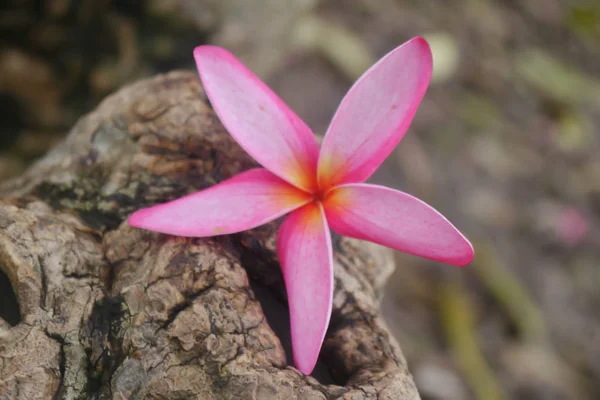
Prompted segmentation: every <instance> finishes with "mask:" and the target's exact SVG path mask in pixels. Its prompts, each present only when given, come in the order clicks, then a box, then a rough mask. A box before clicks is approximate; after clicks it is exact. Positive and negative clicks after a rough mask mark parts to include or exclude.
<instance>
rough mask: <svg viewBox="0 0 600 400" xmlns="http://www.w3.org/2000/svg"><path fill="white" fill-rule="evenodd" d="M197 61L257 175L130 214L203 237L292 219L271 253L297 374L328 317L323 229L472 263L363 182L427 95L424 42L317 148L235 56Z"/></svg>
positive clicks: (436, 217) (465, 250)
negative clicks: (280, 281) (283, 288)
mask: <svg viewBox="0 0 600 400" xmlns="http://www.w3.org/2000/svg"><path fill="white" fill-rule="evenodd" d="M194 57H195V59H196V65H197V67H198V72H199V73H200V78H201V80H202V83H203V85H204V89H205V90H206V93H207V94H208V97H209V98H210V101H211V103H212V106H213V107H214V109H215V112H216V113H217V115H218V116H219V118H220V120H221V122H222V123H223V125H224V126H225V127H226V128H227V130H228V131H229V132H230V134H231V135H232V136H233V137H234V138H235V140H236V141H237V142H238V143H239V144H240V146H242V147H243V148H244V149H245V150H246V151H247V152H248V153H249V154H250V155H251V156H252V157H254V159H255V160H256V161H258V162H259V163H260V164H261V165H262V166H263V167H264V168H257V169H252V170H249V171H246V172H242V173H241V174H239V175H237V176H235V177H233V178H231V179H228V180H226V181H224V182H221V183H219V184H217V185H214V186H212V187H210V188H209V189H207V190H203V191H201V192H197V193H194V194H191V195H188V196H185V197H182V198H180V199H177V200H174V201H171V202H169V203H166V204H162V205H158V206H155V207H151V208H147V209H143V210H140V211H137V212H136V213H134V214H133V215H132V216H131V217H130V218H129V224H130V225H131V226H134V227H139V228H143V229H148V230H151V231H155V232H163V233H168V234H172V235H178V236H187V237H208V236H215V235H225V234H230V233H235V232H240V231H243V230H247V229H251V228H255V227H257V226H259V225H263V224H266V223H267V222H270V221H273V220H275V219H277V218H279V217H281V216H283V215H285V214H288V213H290V215H289V216H288V217H287V218H286V219H285V220H284V222H283V224H282V225H281V227H280V229H279V233H278V238H277V252H278V255H279V260H280V262H281V269H282V270H283V276H284V279H285V285H286V290H287V294H288V303H289V310H290V325H291V334H292V345H293V353H294V362H295V364H296V366H297V368H298V369H299V370H300V371H301V372H303V373H304V374H310V373H311V372H312V370H313V368H314V366H315V363H316V361H317V357H318V355H319V351H320V349H321V345H322V344H323V340H324V338H325V333H326V331H327V326H328V324H329V318H330V316H331V307H332V300H333V250H332V246H331V235H330V232H329V228H330V227H331V229H333V230H334V231H335V232H337V233H339V234H340V235H344V236H349V237H353V238H358V239H363V240H370V241H372V242H375V243H379V244H382V245H384V246H388V247H391V248H394V249H397V250H400V251H403V252H406V253H410V254H414V255H418V256H421V257H425V258H429V259H432V260H437V261H442V262H445V263H449V264H453V265H457V266H462V265H465V264H468V263H469V262H471V260H472V259H473V247H472V246H471V244H470V243H469V241H468V240H467V239H466V238H465V237H464V236H463V235H462V234H461V233H460V232H459V231H458V230H457V229H456V228H455V227H454V226H453V225H452V224H451V223H450V222H448V220H446V218H444V217H443V216H442V215H441V214H440V213H438V212H437V211H436V210H434V209H433V208H431V207H430V206H428V205H427V204H425V203H424V202H422V201H421V200H418V199H416V198H415V197H412V196H410V195H408V194H406V193H403V192H399V191H396V190H392V189H389V188H386V187H383V186H377V185H370V184H366V183H363V182H364V181H365V180H366V179H367V178H369V177H370V176H371V174H373V172H374V171H375V170H376V169H377V168H378V167H379V165H380V164H381V163H382V162H383V160H384V159H385V158H386V157H387V156H388V155H389V154H390V153H391V152H392V150H393V149H394V147H396V144H398V142H399V141H400V139H402V137H403V136H404V133H405V132H406V130H407V129H408V126H409V125H410V123H411V121H412V119H413V116H414V115H415V112H416V111H417V107H418V105H419V103H420V102H421V99H422V98H423V95H424V94H425V91H426V90H427V86H428V84H429V79H430V77H431V69H432V59H431V51H430V49H429V45H428V44H427V42H426V41H425V40H424V39H423V38H414V39H412V40H410V41H409V42H407V43H405V44H403V45H402V46H400V47H398V48H396V49H395V50H393V51H392V52H390V53H389V54H388V55H386V56H385V57H383V58H382V59H381V60H380V61H379V62H377V64H375V65H374V66H373V67H371V68H370V69H369V70H368V71H367V72H365V74H364V75H363V76H362V77H361V78H360V79H359V80H358V81H357V82H356V83H355V84H354V86H353V87H352V88H351V89H350V91H349V92H348V94H347V95H346V97H344V99H343V100H342V103H341V105H340V107H339V109H338V111H337V113H336V114H335V116H334V117H333V121H332V122H331V125H330V126H329V129H328V130H327V134H326V135H325V138H324V140H323V144H322V146H321V150H320V151H319V145H318V143H317V141H316V139H315V136H314V134H313V132H312V131H311V130H310V128H309V127H308V126H307V125H306V124H305V123H304V122H303V121H302V120H301V119H300V118H299V117H298V116H297V115H296V114H294V112H292V111H291V110H290V109H289V108H288V107H287V106H286V105H285V104H284V103H283V101H282V100H281V99H279V97H277V95H276V94H275V93H273V91H271V89H269V87H267V85H266V84H264V83H263V82H262V81H261V80H260V79H258V78H257V77H256V76H255V75H254V74H253V73H252V72H251V71H250V70H249V69H248V68H246V67H245V66H244V65H243V64H242V63H241V62H240V61H239V60H238V59H236V58H235V57H234V56H233V55H232V54H231V53H229V52H228V51H226V50H224V49H221V48H219V47H214V46H200V47H197V48H196V49H195V50H194Z"/></svg>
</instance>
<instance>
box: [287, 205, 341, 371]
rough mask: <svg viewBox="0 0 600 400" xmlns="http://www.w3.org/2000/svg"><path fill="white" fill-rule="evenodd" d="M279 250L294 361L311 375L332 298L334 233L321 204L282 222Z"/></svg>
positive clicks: (291, 215)
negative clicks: (332, 242)
mask: <svg viewBox="0 0 600 400" xmlns="http://www.w3.org/2000/svg"><path fill="white" fill-rule="evenodd" d="M277 251H278V254H279V260H280V262H281V269H282V271H283V277H284V279H285V287H286V290H287V295H288V303H289V308H290V325H291V331H292V348H293V352H294V363H295V364H296V367H297V368H298V369H299V370H300V371H301V372H302V373H304V374H305V375H309V374H310V373H311V372H312V370H313V368H314V367H315V364H316V362H317V358H318V357H319V351H320V350H321V345H322V344H323V339H324V338H325V333H326V332H327V326H328V325H329V318H330V316H331V304H332V301H333V256H332V248H331V236H330V233H329V228H328V227H327V221H326V220H325V214H324V213H323V208H322V206H321V205H317V204H315V203H311V204H308V205H306V206H304V207H302V208H301V209H299V210H296V211H294V212H293V213H292V214H290V216H289V217H287V219H286V220H285V221H284V222H283V224H282V225H281V228H280V229H279V235H278V237H277Z"/></svg>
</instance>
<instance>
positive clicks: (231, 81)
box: [194, 46, 319, 191]
mask: <svg viewBox="0 0 600 400" xmlns="http://www.w3.org/2000/svg"><path fill="white" fill-rule="evenodd" d="M194 57H195V59H196V66H197V67H198V72H199V73H200V78H201V80H202V83H203V85H204V89H205V90H206V93H207V94H208V97H209V98H210V102H211V104H212V106H213V108H214V110H215V112H216V113H217V115H218V116H219V118H220V120H221V122H222V123H223V125H225V127H226V128H227V130H228V131H229V133H230V134H231V135H232V136H233V137H234V138H235V140H236V141H237V142H238V143H239V144H240V146H242V147H243V148H244V150H246V151H247V152H248V154H250V155H251V156H252V157H253V158H254V159H255V160H256V161H258V162H259V163H260V164H261V165H262V166H263V167H265V168H266V169H268V170H269V171H271V172H272V173H274V174H275V175H277V176H279V177H280V178H282V179H284V180H286V181H288V182H289V183H291V184H293V185H296V186H298V187H299V188H301V189H304V190H307V191H314V190H315V188H316V180H315V176H316V167H317V160H318V155H319V146H318V144H317V141H316V139H315V136H314V134H313V133H312V131H311V130H310V128H309V127H308V126H306V124H305V123H304V122H303V121H302V120H301V119H300V118H299V117H298V116H297V115H296V114H294V112H293V111H292V110H290V109H289V108H288V106H286V105H285V104H284V103H283V101H282V100H281V99H280V98H279V97H278V96H277V95H276V94H275V93H273V91H272V90H271V89H269V87H268V86H267V85H265V84H264V83H263V82H262V81H261V80H260V79H259V78H258V77H256V76H255V75H254V74H253V73H252V72H251V71H250V70H249V69H248V68H246V67H245V66H244V65H243V64H242V63H241V62H240V61H239V60H238V59H237V58H235V57H234V56H233V55H232V54H231V53H229V52H228V51H227V50H225V49H222V48H219V47H215V46H199V47H196V49H195V50H194Z"/></svg>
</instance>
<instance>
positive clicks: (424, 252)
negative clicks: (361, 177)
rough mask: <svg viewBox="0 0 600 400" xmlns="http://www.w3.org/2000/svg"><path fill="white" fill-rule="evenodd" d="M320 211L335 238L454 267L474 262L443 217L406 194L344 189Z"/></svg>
mask: <svg viewBox="0 0 600 400" xmlns="http://www.w3.org/2000/svg"><path fill="white" fill-rule="evenodd" d="M324 208H325V213H326V215H327V221H328V222H329V224H330V226H331V229H333V230H334V231H335V232H337V233H339V234H340V235H344V236H350V237H353V238H357V239H364V240H369V241H371V242H375V243H379V244H382V245H384V246H387V247H392V248H394V249H396V250H400V251H403V252H405V253H410V254H414V255H417V256H421V257H425V258H430V259H432V260H437V261H442V262H445V263H448V264H452V265H456V266H463V265H466V264H468V263H470V262H471V261H472V260H473V247H472V246H471V243H469V241H468V240H467V239H466V238H465V237H464V236H463V235H462V234H461V233H460V232H459V231H458V230H457V229H456V228H455V227H454V226H453V225H452V224H451V223H450V222H449V221H448V220H447V219H446V218H444V216H443V215H441V214H440V213H439V212H437V211H436V210H435V209H433V208H432V207H430V206H429V205H427V204H425V203H424V202H422V201H421V200H419V199H417V198H415V197H413V196H410V195H408V194H406V193H403V192H399V191H397V190H393V189H390V188H386V187H384V186H375V185H368V184H364V183H362V184H361V183H358V184H347V185H342V186H338V187H336V188H334V189H332V190H331V191H329V193H328V194H327V198H326V200H325V204H324Z"/></svg>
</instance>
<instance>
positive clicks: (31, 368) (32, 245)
mask: <svg viewBox="0 0 600 400" xmlns="http://www.w3.org/2000/svg"><path fill="white" fill-rule="evenodd" d="M255 166H256V164H255V162H254V161H253V160H252V159H251V158H250V157H249V156H248V155H247V154H246V153H245V152H244V151H243V150H242V149H241V148H240V147H239V146H238V145H237V144H236V143H235V141H234V140H233V139H232V138H231V136H230V135H229V134H228V133H227V132H226V131H225V129H224V128H223V126H222V125H221V124H220V122H219V120H218V118H217V117H216V115H215V114H214V112H213V110H212V108H211V107H210V104H209V102H208V99H207V97H206V95H205V93H204V91H203V89H202V86H201V85H200V82H199V80H198V79H197V77H196V75H195V74H193V73H188V72H173V73H170V74H168V75H164V76H159V77H156V78H153V79H149V80H145V81H142V82H139V83H136V84H134V85H131V86H129V87H126V88H124V89H122V90H120V91H119V92H118V93H116V94H115V95H113V96H111V97H109V98H107V99H106V100H105V101H104V102H103V103H102V104H101V105H100V106H99V107H98V109H97V110H95V111H94V112H92V113H90V114H89V115H87V116H86V117H84V118H82V119H81V120H80V121H79V122H78V123H77V124H76V126H75V127H74V128H73V130H72V132H71V133H70V135H69V136H68V138H67V139H66V140H65V141H64V142H63V143H62V144H60V145H59V146H58V147H57V148H55V149H54V150H53V151H51V152H50V153H49V154H48V155H47V156H46V157H44V158H43V159H42V160H41V161H39V162H38V163H36V164H35V165H34V166H33V167H31V168H30V169H29V170H28V171H27V172H26V173H24V174H23V176H21V177H19V178H18V179H15V180H12V181H9V182H6V183H4V184H2V185H1V186H0V270H1V271H2V272H3V273H4V274H5V275H6V276H7V277H8V280H9V281H10V284H11V285H10V286H12V289H13V290H14V294H15V295H16V299H17V301H18V305H19V311H20V318H19V321H13V324H12V325H10V324H9V323H8V322H7V321H4V320H2V319H1V318H0V399H24V400H32V399H53V398H57V399H83V398H106V399H125V398H127V399H129V398H133V399H141V398H147V399H207V400H209V399H261V400H262V399H285V400H290V399H311V400H312V399H418V398H419V395H418V393H417V391H416V389H415V386H414V383H413V381H412V378H411V376H410V373H409V372H408V369H407V366H406V362H405V360H404V358H403V356H402V353H401V351H400V348H399V346H398V344H397V343H396V341H395V340H394V338H393V337H392V336H391V334H390V332H389V331H388V329H387V327H386V325H385V322H384V321H383V319H382V317H381V314H380V312H379V299H380V297H381V294H382V288H383V285H384V283H385V281H386V279H387V277H388V276H389V275H390V273H391V272H392V269H393V261H392V257H391V255H390V253H389V252H388V251H387V250H385V249H383V248H381V247H378V246H376V245H372V244H368V243H364V242H359V241H355V240H351V239H346V238H340V237H337V236H334V238H333V242H334V251H335V295H334V306H333V315H332V319H331V325H330V328H329V331H328V333H327V337H326V339H325V343H324V346H323V350H322V352H321V358H320V362H319V365H318V366H317V369H316V372H315V374H314V375H315V377H307V376H304V375H302V374H301V373H300V372H298V371H297V370H296V369H295V368H294V367H293V366H292V364H291V361H290V357H289V354H290V351H289V347H290V346H289V344H290V339H289V329H288V328H287V325H288V316H287V311H286V300H285V289H284V285H283V280H282V276H281V273H280V270H279V264H278V261H277V256H276V252H275V235H276V232H277V227H278V222H274V223H271V224H268V225H266V226H264V227H261V228H258V229H255V230H252V231H248V232H243V233H240V234H236V235H229V236H220V237H215V238H209V239H187V238H179V237H171V236H167V235H162V234H156V233H151V232H147V231H143V230H138V229H133V228H131V227H130V226H128V224H127V223H126V222H125V219H126V217H127V215H129V214H130V213H131V212H133V211H135V210H137V209H139V208H142V207H147V206H150V205H153V204H156V203H160V202H164V201H167V200H171V199H174V198H177V197H180V196H182V195H184V194H187V193H191V192H194V191H197V190H200V189H203V188H206V187H209V186H211V185H213V184H214V183H216V182H219V181H222V180H224V179H227V178H230V177H232V176H234V175H236V174H237V173H239V172H240V171H243V170H246V169H249V168H252V167H255ZM0 296H2V298H3V299H4V298H8V296H9V293H7V291H5V293H3V294H2V295H0ZM259 300H260V301H259ZM3 301H4V300H3ZM317 378H318V379H317Z"/></svg>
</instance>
